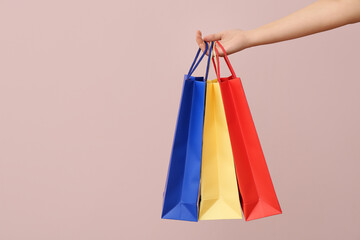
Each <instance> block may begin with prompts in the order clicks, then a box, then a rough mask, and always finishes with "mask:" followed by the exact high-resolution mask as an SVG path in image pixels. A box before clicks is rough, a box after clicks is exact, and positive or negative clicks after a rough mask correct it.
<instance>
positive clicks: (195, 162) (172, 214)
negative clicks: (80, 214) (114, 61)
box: [161, 42, 213, 222]
mask: <svg viewBox="0 0 360 240" xmlns="http://www.w3.org/2000/svg"><path fill="white" fill-rule="evenodd" d="M205 44H206V48H205V51H204V53H203V54H202V55H201V57H200V59H199V61H198V62H196V60H197V58H198V57H199V53H200V51H201V49H199V50H198V51H197V54H196V56H195V59H194V61H193V63H192V65H191V67H190V70H189V72H188V74H185V76H184V85H183V92H182V97H181V102H180V109H179V114H178V120H177V124H176V131H175V136H174V142H173V147H172V153H171V158H170V164H169V170H168V176H167V181H166V186H165V192H164V202H163V210H162V216H161V218H164V219H175V220H185V221H195V222H196V221H198V198H199V185H200V170H201V153H202V140H203V124H204V105H205V87H206V80H207V77H208V71H209V63H210V56H211V54H209V58H208V63H207V67H206V73H205V77H193V76H191V75H192V74H193V72H194V71H195V69H196V68H197V66H198V65H199V63H200V62H201V60H202V59H203V57H204V56H205V54H206V52H207V50H208V44H207V43H206V42H205ZM212 47H213V42H212V43H211V46H210V53H211V49H212Z"/></svg>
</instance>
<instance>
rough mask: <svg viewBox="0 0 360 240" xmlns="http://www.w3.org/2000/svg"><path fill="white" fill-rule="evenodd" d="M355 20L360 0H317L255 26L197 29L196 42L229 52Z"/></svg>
mask: <svg viewBox="0 0 360 240" xmlns="http://www.w3.org/2000/svg"><path fill="white" fill-rule="evenodd" d="M357 22H360V0H318V1H316V2H314V3H312V4H310V5H308V6H307V7H305V8H302V9H300V10H298V11H296V12H294V13H292V14H290V15H288V16H286V17H284V18H281V19H279V20H276V21H274V22H271V23H268V24H266V25H263V26H261V27H258V28H256V29H252V30H247V31H245V30H240V29H234V30H226V31H222V32H219V33H214V34H210V35H207V36H205V37H204V38H202V34H201V32H200V30H198V31H197V32H196V42H197V44H198V45H199V47H200V48H201V49H202V51H204V50H205V43H204V41H207V42H211V41H219V42H220V43H221V44H222V45H223V46H224V48H225V51H226V53H227V54H228V55H230V54H233V53H236V52H239V51H241V50H244V49H246V48H250V47H254V46H258V45H264V44H270V43H276V42H281V41H286V40H290V39H295V38H300V37H304V36H307V35H311V34H315V33H318V32H323V31H327V30H330V29H334V28H337V27H341V26H344V25H347V24H353V23H357ZM218 50H219V55H220V56H224V53H223V52H222V50H221V49H218ZM207 55H208V53H207Z"/></svg>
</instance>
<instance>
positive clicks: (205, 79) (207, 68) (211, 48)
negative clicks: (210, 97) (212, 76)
mask: <svg viewBox="0 0 360 240" xmlns="http://www.w3.org/2000/svg"><path fill="white" fill-rule="evenodd" d="M213 46H214V42H211V45H210V49H209V58H208V62H207V65H206V74H205V78H204V81H205V82H206V81H207V79H208V75H209V68H210V59H211V52H212V50H213ZM205 53H206V50H205Z"/></svg>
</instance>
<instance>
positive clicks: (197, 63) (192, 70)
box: [187, 42, 208, 79]
mask: <svg viewBox="0 0 360 240" xmlns="http://www.w3.org/2000/svg"><path fill="white" fill-rule="evenodd" d="M207 50H208V43H207V42H205V51H204V53H203V54H202V55H201V57H200V59H199V61H198V62H196V60H197V58H198V57H199V54H200V51H201V48H199V50H198V51H197V53H196V56H195V59H194V61H193V63H192V64H191V67H190V70H189V72H188V74H187V77H188V79H189V78H190V77H191V75H192V74H193V73H194V71H195V69H196V68H197V66H198V65H199V63H200V62H201V60H202V59H203V58H204V56H205V54H206V52H207ZM195 63H196V64H195Z"/></svg>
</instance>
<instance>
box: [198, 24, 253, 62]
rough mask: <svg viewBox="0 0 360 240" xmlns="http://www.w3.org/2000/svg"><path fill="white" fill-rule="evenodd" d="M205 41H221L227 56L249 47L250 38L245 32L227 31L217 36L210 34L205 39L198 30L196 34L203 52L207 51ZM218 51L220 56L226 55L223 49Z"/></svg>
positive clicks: (216, 34)
mask: <svg viewBox="0 0 360 240" xmlns="http://www.w3.org/2000/svg"><path fill="white" fill-rule="evenodd" d="M204 41H207V42H212V41H219V42H220V43H221V45H222V46H223V47H224V49H225V51H226V54H227V55H230V54H233V53H235V52H238V51H241V50H243V49H245V48H247V47H249V41H248V38H247V36H246V33H245V31H243V30H227V31H223V32H219V33H215V34H210V35H208V36H205V37H204V39H203V38H202V34H201V32H200V30H198V31H197V32H196V42H197V44H198V45H199V47H200V48H201V50H202V51H203V52H204V51H205V43H204ZM217 49H218V51H219V56H221V57H223V56H224V53H223V51H222V50H221V48H220V47H218V48H217ZM206 55H209V52H207V53H206Z"/></svg>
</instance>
